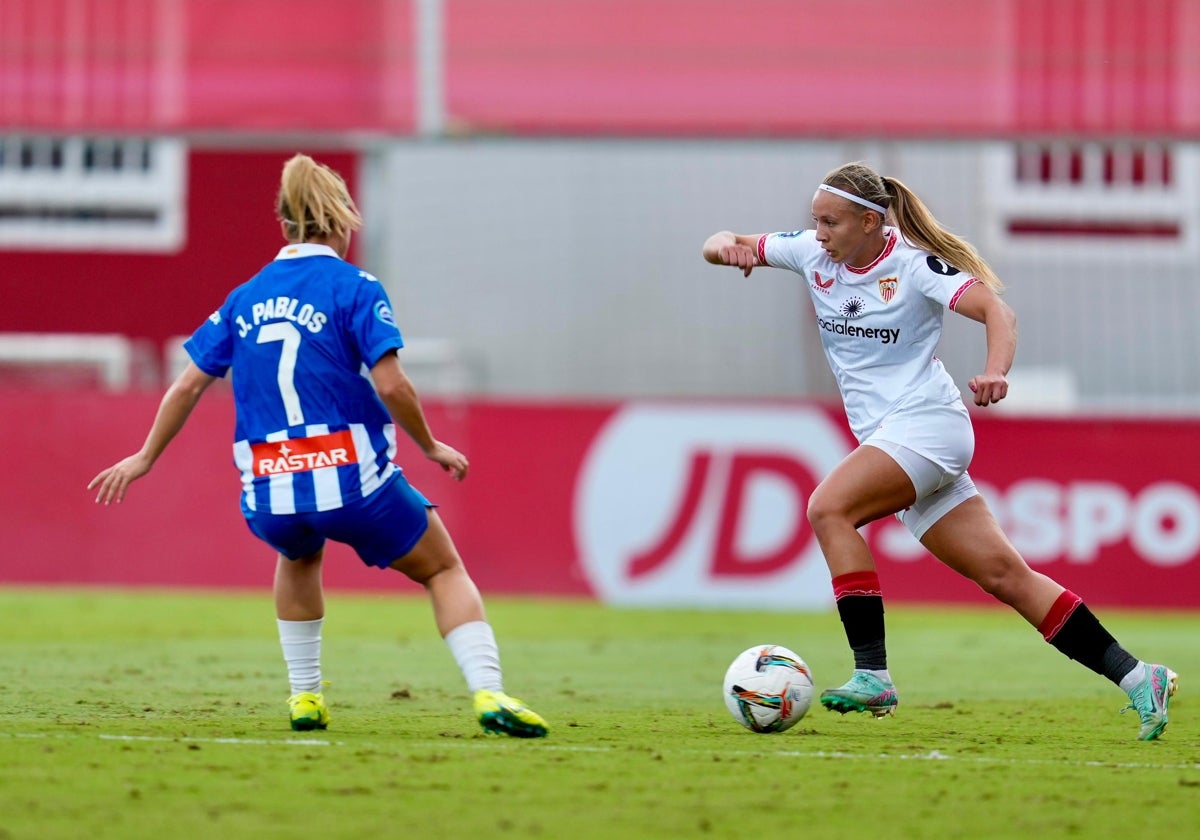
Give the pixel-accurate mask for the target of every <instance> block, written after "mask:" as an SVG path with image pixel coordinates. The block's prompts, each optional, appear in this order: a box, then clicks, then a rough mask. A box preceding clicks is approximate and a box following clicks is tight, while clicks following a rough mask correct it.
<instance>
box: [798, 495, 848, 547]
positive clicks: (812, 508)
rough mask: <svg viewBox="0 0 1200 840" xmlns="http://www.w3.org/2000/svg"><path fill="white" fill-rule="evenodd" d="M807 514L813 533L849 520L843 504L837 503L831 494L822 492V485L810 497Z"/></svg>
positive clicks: (818, 532)
mask: <svg viewBox="0 0 1200 840" xmlns="http://www.w3.org/2000/svg"><path fill="white" fill-rule="evenodd" d="M806 514H807V516H808V524H809V525H811V526H812V529H813V533H815V534H818V535H819V534H821V533H822V532H823V531H825V530H827V529H829V528H831V527H836V526H838V525H841V524H843V523H845V522H847V521H848V518H849V517H848V514H847V511H846V510H845V509H844V508H843V506H841V505H838V504H835V503H834V501H833V499H832V497H831V496H830V494H828V493H823V492H821V488H820V487H818V488H817V489H816V490H815V491H814V492H813V493H812V495H811V496H809V497H808V508H807V510H806Z"/></svg>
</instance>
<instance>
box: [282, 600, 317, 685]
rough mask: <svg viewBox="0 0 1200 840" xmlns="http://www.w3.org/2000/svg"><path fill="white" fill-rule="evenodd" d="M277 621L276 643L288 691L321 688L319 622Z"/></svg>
mask: <svg viewBox="0 0 1200 840" xmlns="http://www.w3.org/2000/svg"><path fill="white" fill-rule="evenodd" d="M276 621H277V622H278V623H279V644H280V645H281V646H282V647H283V661H284V662H286V663H287V669H288V682H289V683H291V686H292V694H299V693H300V692H302V691H311V692H313V693H314V694H317V693H319V692H320V691H321V624H322V622H324V621H325V619H323V618H318V619H316V620H314V621H284V620H283V619H282V618H279V619H276Z"/></svg>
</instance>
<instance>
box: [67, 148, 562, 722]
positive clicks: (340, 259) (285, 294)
mask: <svg viewBox="0 0 1200 840" xmlns="http://www.w3.org/2000/svg"><path fill="white" fill-rule="evenodd" d="M276 213H277V215H278V217H279V219H280V224H281V226H282V231H283V236H284V239H285V240H286V241H287V244H286V245H285V246H284V247H283V249H282V250H281V251H280V252H279V254H278V255H277V256H276V258H275V259H274V260H273V261H272V262H271V263H269V264H268V265H267V266H265V267H264V268H263V269H262V270H261V271H260V272H259V273H258V274H257V275H255V276H254V277H253V278H251V279H250V280H249V281H248V282H246V283H244V284H242V285H241V286H238V287H237V288H236V289H234V290H233V291H232V292H231V293H230V295H229V297H228V298H227V299H226V301H225V303H224V305H222V306H221V308H220V309H218V310H217V311H216V312H214V313H213V314H212V315H211V316H210V317H209V318H208V320H207V321H205V322H204V324H202V325H201V326H200V327H199V329H197V330H196V332H195V333H194V334H193V335H192V337H191V338H190V339H189V340H188V341H187V343H186V344H185V348H186V350H187V352H188V354H189V356H190V357H191V362H190V363H189V364H188V365H187V367H186V368H185V369H184V370H183V371H182V373H180V375H179V376H178V378H176V380H175V382H174V383H173V384H172V385H171V387H170V388H169V389H168V390H167V392H166V394H165V395H164V397H163V399H162V402H161V404H160V406H159V409H158V413H157V415H156V416H155V418H154V422H153V425H152V426H151V429H150V432H149V434H148V435H147V437H146V441H145V443H144V444H143V445H142V448H141V449H140V450H139V451H138V452H137V453H135V454H133V455H131V456H129V457H127V458H125V459H123V460H121V461H119V462H118V463H116V464H114V465H113V466H111V467H109V468H108V469H106V470H104V471H103V472H101V473H100V474H99V475H97V476H96V477H95V478H94V479H92V481H91V483H90V484H89V485H88V487H89V488H96V489H97V498H96V500H97V501H98V502H100V503H103V504H106V505H107V504H109V503H111V502H121V501H122V500H123V499H124V497H125V493H126V491H127V489H128V487H129V485H130V484H131V483H132V482H133V481H134V480H136V479H138V478H140V477H142V476H144V475H146V473H148V472H149V471H150V469H151V467H152V466H153V464H154V462H155V461H156V460H157V459H158V457H159V456H160V455H161V454H162V452H163V451H164V450H165V449H166V447H167V445H168V444H169V443H170V442H171V440H172V439H173V438H174V437H175V435H176V434H177V433H178V432H179V430H180V429H182V428H183V426H184V424H185V423H186V422H187V418H188V416H189V415H190V413H191V411H192V409H193V408H194V407H195V405H196V403H197V402H198V401H199V399H200V397H201V396H202V395H203V394H204V391H205V389H206V388H207V387H208V386H209V385H210V384H212V383H213V382H214V381H215V380H216V379H218V378H221V377H223V376H224V375H225V374H226V373H227V372H228V371H229V370H231V369H232V370H233V371H234V374H235V375H234V377H233V394H234V400H235V403H236V406H237V421H236V430H235V435H234V438H235V441H236V442H235V443H234V446H233V454H234V463H235V465H236V467H237V469H238V470H239V471H240V472H241V475H242V488H243V492H242V513H243V515H244V516H245V518H246V523H247V524H248V525H249V527H250V530H251V531H253V532H254V534H256V535H257V536H258V537H259V538H261V539H262V540H263V541H264V542H266V543H268V544H269V545H271V546H272V547H273V548H275V549H276V550H277V551H278V552H279V557H278V560H277V565H276V571H275V582H274V597H275V608H276V615H277V618H278V626H279V637H280V642H281V644H282V647H283V654H284V659H285V661H286V663H287V668H288V677H289V681H290V684H291V696H290V697H289V699H288V705H289V712H290V717H291V726H292V728H293V729H296V730H301V731H304V730H311V729H324V728H326V726H327V724H328V722H329V711H328V708H327V706H326V703H325V698H324V695H323V693H322V690H321V687H322V680H321V629H322V624H323V621H324V618H325V599H324V590H323V587H322V584H321V563H322V559H323V556H324V546H325V541H326V540H327V539H331V540H335V541H338V542H342V543H345V544H347V545H349V546H351V547H352V548H353V549H354V550H355V551H356V552H357V553H358V555H359V557H360V558H362V560H363V562H364V563H366V564H367V565H369V566H374V567H378V568H391V569H396V570H397V571H400V572H402V573H404V574H405V575H407V576H408V577H409V578H411V579H412V580H414V581H416V582H417V583H420V584H421V585H423V586H424V587H425V589H426V591H427V592H428V594H429V597H430V600H431V602H432V606H433V612H434V618H435V620H436V623H437V628H438V631H439V632H440V633H441V634H442V636H443V637H444V638H445V641H446V644H447V645H448V646H449V648H450V650H451V652H452V654H453V656H454V658H455V660H456V661H457V663H458V665H459V667H460V668H461V670H462V672H463V676H464V677H465V679H466V682H467V687H468V690H469V691H470V692H471V693H472V697H473V702H474V710H475V714H476V716H477V717H478V719H479V722H480V725H481V726H482V727H483V728H484V729H485V730H486V731H489V732H495V733H502V734H507V735H512V736H515V737H524V738H536V737H542V736H544V735H546V732H547V727H546V722H545V721H544V720H543V719H542V718H541V717H540V716H539V715H537V714H536V713H535V712H533V711H532V710H531V709H529V708H528V707H526V706H525V705H524V704H523V703H521V701H519V700H516V699H514V698H512V697H510V696H508V695H507V694H505V693H504V689H503V683H502V674H501V668H500V657H499V651H498V648H497V644H496V639H495V636H494V634H493V632H492V628H491V625H490V624H488V622H487V620H486V618H485V615H484V605H483V600H482V598H481V596H480V594H479V590H478V589H477V588H476V587H475V584H474V582H473V581H472V580H471V577H470V575H469V574H468V573H467V570H466V568H465V566H464V565H463V561H462V559H461V558H460V557H459V555H458V552H457V550H456V549H455V547H454V543H453V542H452V541H451V539H450V535H449V533H448V532H447V530H446V528H445V526H444V525H443V524H442V521H441V519H440V518H439V517H438V515H437V513H436V511H435V510H434V505H433V504H431V503H430V502H429V501H428V500H427V499H426V498H425V497H424V496H423V495H421V493H420V492H418V491H417V490H416V489H415V488H414V487H412V486H411V485H410V484H409V483H408V481H407V480H406V479H405V477H404V475H403V473H402V471H401V469H400V467H398V466H397V465H396V464H395V463H394V462H393V460H392V459H393V457H394V456H395V454H396V427H397V426H399V427H400V428H401V429H402V430H403V431H404V432H405V433H406V434H407V435H408V436H409V437H410V438H411V439H412V440H413V442H414V443H416V445H417V446H418V447H419V448H420V450H421V452H422V453H424V455H425V457H427V458H429V459H430V460H432V461H434V462H435V463H437V464H439V465H441V467H442V468H443V469H444V470H445V471H446V472H447V473H449V474H450V475H451V476H452V477H453V478H455V479H457V480H460V481H461V480H462V479H463V478H465V477H466V475H467V469H468V462H467V459H466V458H465V457H464V456H463V455H462V453H460V452H458V451H457V450H455V449H454V448H453V447H451V446H448V445H446V444H444V443H442V442H441V441H439V440H437V439H436V438H434V436H433V434H432V432H431V430H430V428H429V426H428V424H427V422H426V420H425V416H424V413H423V411H422V409H421V404H420V400H419V399H418V396H417V393H416V390H415V389H414V387H413V385H412V382H411V381H410V380H409V378H408V376H407V375H406V374H405V372H404V370H403V368H402V367H401V364H400V361H399V358H398V356H397V350H399V349H400V348H401V347H403V345H404V342H403V340H402V339H401V335H400V330H399V329H398V328H397V326H396V323H395V320H394V319H393V316H392V310H391V306H390V303H389V301H388V297H387V294H386V292H385V291H384V289H383V287H382V286H381V285H380V283H379V282H378V281H377V280H376V278H374V277H373V276H371V275H370V274H368V273H367V272H365V271H361V270H360V269H359V268H357V267H356V266H354V265H352V264H350V263H349V262H346V259H345V258H346V254H347V252H348V250H349V247H350V239H351V235H352V234H353V232H354V231H356V230H358V229H359V228H360V227H361V226H362V217H361V216H360V215H359V212H358V209H357V207H356V206H355V204H354V201H353V199H352V198H351V197H350V194H349V192H348V190H347V188H346V184H345V181H344V180H343V179H342V178H341V176H340V175H338V174H337V173H336V172H334V171H333V170H332V169H330V168H329V167H327V166H324V165H322V164H319V163H317V162H315V161H314V160H313V159H312V158H310V157H308V156H307V155H296V156H294V157H293V158H292V159H291V160H289V161H288V162H287V163H286V164H285V165H284V167H283V173H282V178H281V184H280V189H279V194H278V197H277V201H276ZM366 371H369V377H368V375H367V374H366Z"/></svg>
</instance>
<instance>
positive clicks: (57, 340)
mask: <svg viewBox="0 0 1200 840" xmlns="http://www.w3.org/2000/svg"><path fill="white" fill-rule="evenodd" d="M0 364H5V365H17V366H22V367H25V366H43V367H44V366H53V365H60V366H61V365H76V366H85V367H93V368H95V369H96V371H97V373H98V374H99V378H100V383H101V384H102V385H103V386H104V387H105V388H107V389H109V390H113V391H120V390H124V389H125V388H128V387H129V385H130V383H131V381H132V371H133V366H134V343H133V342H132V341H131V340H130V339H129V338H127V337H125V336H123V335H115V334H109V333H104V334H95V335H92V334H77V333H70V334H63V335H58V334H52V333H0Z"/></svg>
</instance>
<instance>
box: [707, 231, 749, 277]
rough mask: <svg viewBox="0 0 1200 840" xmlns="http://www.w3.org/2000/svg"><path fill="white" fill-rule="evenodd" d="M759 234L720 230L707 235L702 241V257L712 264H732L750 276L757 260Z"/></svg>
mask: <svg viewBox="0 0 1200 840" xmlns="http://www.w3.org/2000/svg"><path fill="white" fill-rule="evenodd" d="M759 238H760V234H745V233H741V234H739V233H733V232H731V231H728V230H722V231H719V232H717V233H714V234H713V235H712V236H710V237H708V239H707V240H705V242H704V249H703V251H702V253H703V254H704V259H705V260H707V261H708V262H710V263H712V264H713V265H732V266H736V267H738V268H740V269H741V270H742V274H743V275H744V276H746V277H749V276H750V272H751V271H753V270H754V267H755V266H757V265H760V263H759V261H758V240H759Z"/></svg>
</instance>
